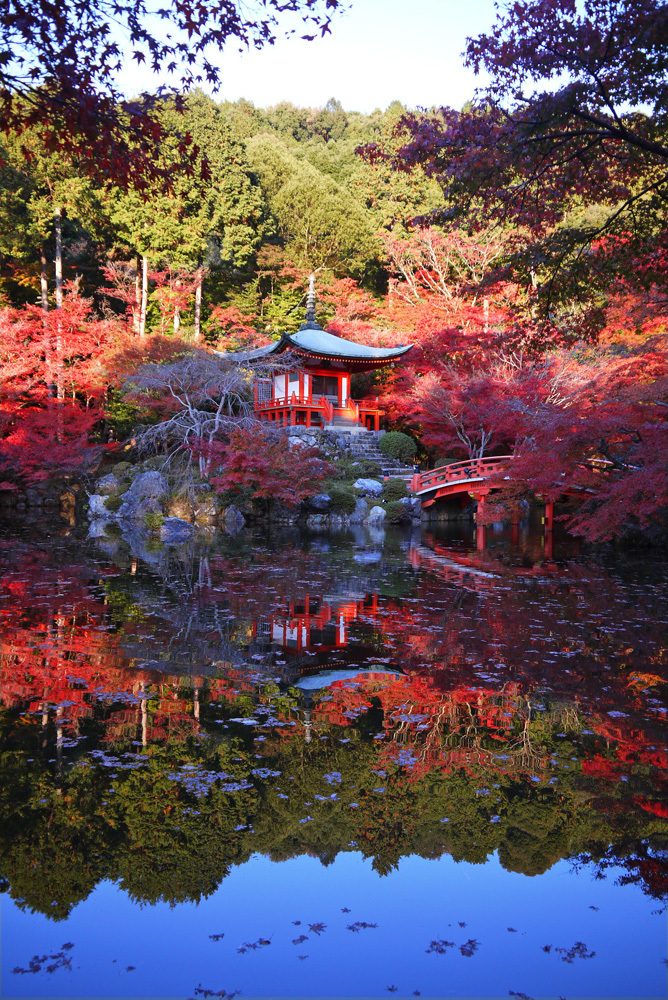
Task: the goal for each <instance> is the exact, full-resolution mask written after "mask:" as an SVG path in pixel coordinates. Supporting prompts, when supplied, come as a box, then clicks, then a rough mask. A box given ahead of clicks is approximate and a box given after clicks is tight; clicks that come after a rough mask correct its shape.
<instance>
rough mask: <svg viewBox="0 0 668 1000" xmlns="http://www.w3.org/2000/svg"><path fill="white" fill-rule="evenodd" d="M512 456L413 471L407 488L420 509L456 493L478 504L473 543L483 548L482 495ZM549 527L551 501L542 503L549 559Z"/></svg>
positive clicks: (551, 523)
mask: <svg viewBox="0 0 668 1000" xmlns="http://www.w3.org/2000/svg"><path fill="white" fill-rule="evenodd" d="M513 458H514V456H513V455H494V456H492V457H490V458H473V459H467V460H466V461H463V462H451V463H450V464H449V465H441V466H439V468H438V469H432V470H431V471H430V472H417V473H416V474H415V475H414V476H413V479H412V480H411V491H412V492H413V493H414V494H415V495H416V496H419V497H420V498H421V500H422V507H423V509H424V508H427V507H431V506H432V505H433V504H435V503H436V501H437V500H442V499H444V498H446V497H453V496H459V497H460V498H461V499H465V498H466V497H472V498H473V499H474V500H475V501H476V503H477V504H478V512H477V517H476V520H477V521H478V530H477V536H476V546H477V548H479V549H483V548H484V547H485V527H484V524H481V523H480V522H481V521H482V520H483V516H482V515H483V508H484V504H485V497H486V496H487V494H488V493H489V491H490V489H492V486H491V485H490V483H489V480H491V479H494V478H495V477H498V476H499V475H500V474H501V473H503V472H504V471H505V469H506V468H507V467H508V463H509V462H512V461H513ZM504 478H505V479H509V478H510V477H509V476H505V477H504ZM513 524H514V525H515V524H517V518H515V519H514V520H513ZM553 527H554V503H553V502H551V501H548V502H547V503H546V504H545V531H546V532H547V534H548V540H549V545H548V546H547V548H548V549H549V551H547V552H546V556H547V558H549V559H551V558H552V551H551V550H552V534H551V533H552V529H553Z"/></svg>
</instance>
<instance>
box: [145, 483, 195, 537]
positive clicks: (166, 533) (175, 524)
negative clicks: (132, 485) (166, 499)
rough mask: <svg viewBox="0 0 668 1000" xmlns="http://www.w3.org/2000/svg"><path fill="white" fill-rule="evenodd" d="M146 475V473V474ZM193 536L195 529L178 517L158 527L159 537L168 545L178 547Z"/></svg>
mask: <svg viewBox="0 0 668 1000" xmlns="http://www.w3.org/2000/svg"><path fill="white" fill-rule="evenodd" d="M147 475H148V473H147ZM194 534H195V528H193V526H192V524H188V522H187V521H182V520H181V518H180V517H168V518H166V519H165V520H164V521H163V522H162V524H161V526H160V537H161V538H162V540H163V542H166V543H167V544H168V545H179V544H180V543H181V542H187V541H189V540H190V539H191V538H192V537H193V535H194Z"/></svg>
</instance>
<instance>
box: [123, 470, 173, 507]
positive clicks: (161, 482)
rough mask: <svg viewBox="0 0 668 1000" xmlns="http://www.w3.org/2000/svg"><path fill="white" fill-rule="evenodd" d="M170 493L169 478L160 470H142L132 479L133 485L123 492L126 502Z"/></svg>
mask: <svg viewBox="0 0 668 1000" xmlns="http://www.w3.org/2000/svg"><path fill="white" fill-rule="evenodd" d="M168 493H169V486H168V485H167V480H166V479H165V477H164V476H163V475H162V473H160V472H140V473H138V475H136V476H135V478H134V479H133V481H132V486H131V487H130V489H129V490H128V491H127V493H123V494H122V497H123V500H125V502H126V503H132V502H133V501H139V500H141V499H142V498H143V497H164V496H166V495H167V494H168Z"/></svg>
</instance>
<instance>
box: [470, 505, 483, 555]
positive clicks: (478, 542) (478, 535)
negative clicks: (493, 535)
mask: <svg viewBox="0 0 668 1000" xmlns="http://www.w3.org/2000/svg"><path fill="white" fill-rule="evenodd" d="M473 499H474V500H475V501H476V502H477V504H478V509H477V511H476V515H475V519H476V529H475V547H476V549H477V550H478V552H481V551H482V550H483V549H484V548H485V525H484V524H481V523H480V520H481V518H482V515H483V512H484V510H485V495H484V493H481V494H479V495H478V496H474V498H473Z"/></svg>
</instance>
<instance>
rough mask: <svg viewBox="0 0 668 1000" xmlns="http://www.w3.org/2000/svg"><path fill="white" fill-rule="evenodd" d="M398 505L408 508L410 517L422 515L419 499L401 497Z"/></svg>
mask: <svg viewBox="0 0 668 1000" xmlns="http://www.w3.org/2000/svg"><path fill="white" fill-rule="evenodd" d="M399 503H402V504H403V505H404V507H407V508H408V512H409V514H410V515H411V517H420V516H421V514H422V501H421V500H420V498H419V497H402V498H401V500H400V501H399Z"/></svg>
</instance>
